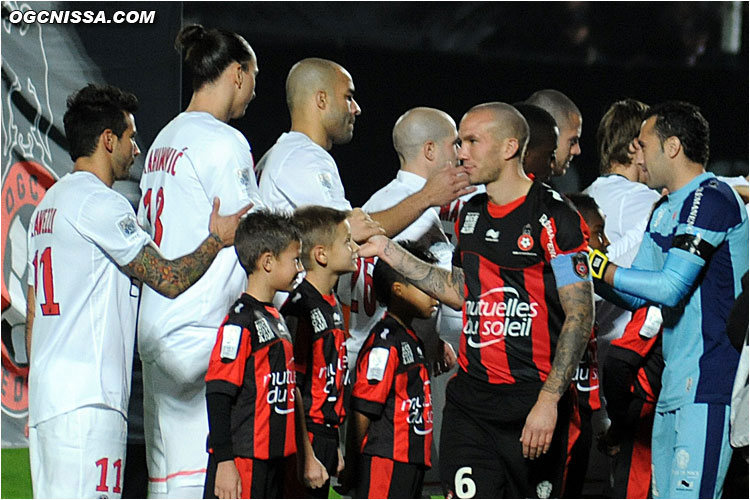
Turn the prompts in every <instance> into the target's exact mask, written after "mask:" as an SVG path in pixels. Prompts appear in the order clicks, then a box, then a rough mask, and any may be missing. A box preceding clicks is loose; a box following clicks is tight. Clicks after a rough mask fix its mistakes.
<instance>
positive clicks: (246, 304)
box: [203, 210, 303, 498]
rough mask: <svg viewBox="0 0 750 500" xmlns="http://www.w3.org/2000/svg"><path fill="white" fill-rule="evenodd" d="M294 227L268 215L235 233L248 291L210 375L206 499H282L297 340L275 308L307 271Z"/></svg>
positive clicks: (295, 394)
mask: <svg viewBox="0 0 750 500" xmlns="http://www.w3.org/2000/svg"><path fill="white" fill-rule="evenodd" d="M300 249H301V243H300V234H299V231H298V229H297V227H296V226H295V224H294V222H293V221H292V219H291V218H290V217H288V216H286V215H280V214H275V213H272V212H269V211H266V210H260V211H256V212H254V213H251V214H250V215H248V216H247V217H246V218H245V219H244V220H243V221H242V222H241V223H240V225H239V227H238V228H237V235H236V236H235V250H236V252H237V256H238V257H239V260H240V262H242V267H243V269H244V270H245V272H246V273H247V288H246V290H245V293H243V294H242V295H241V296H240V298H239V299H237V301H236V302H235V303H234V304H233V305H232V307H231V308H230V309H229V313H228V314H227V316H226V318H225V319H224V322H223V324H222V325H221V327H220V328H219V333H218V336H217V337H216V343H215V345H214V348H213V351H212V352H211V361H210V362H209V365H208V372H207V373H206V401H207V407H208V422H209V429H210V434H209V437H208V446H209V459H208V466H207V474H206V484H205V488H204V491H203V496H204V498H279V497H280V496H281V491H282V487H283V481H284V463H285V458H286V457H288V456H290V455H291V454H293V453H294V452H295V450H296V444H295V438H294V436H295V430H296V427H295V408H299V402H300V399H301V397H300V395H299V390H298V389H297V388H296V385H295V372H294V369H293V365H294V351H293V347H292V338H291V336H290V334H289V330H288V329H287V327H286V324H285V323H284V319H283V317H282V316H281V315H280V314H279V311H278V310H277V309H276V308H275V307H274V306H273V304H272V303H271V300H272V299H273V296H274V293H276V292H277V291H279V290H284V291H287V292H288V291H290V290H292V288H293V287H294V286H295V285H296V283H297V278H298V275H299V273H301V272H302V271H303V267H302V261H301V259H300Z"/></svg>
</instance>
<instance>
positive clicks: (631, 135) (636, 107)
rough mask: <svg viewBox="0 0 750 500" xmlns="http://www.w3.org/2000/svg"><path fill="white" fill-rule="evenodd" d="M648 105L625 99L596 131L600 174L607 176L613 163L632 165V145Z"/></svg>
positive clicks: (605, 114) (602, 121)
mask: <svg viewBox="0 0 750 500" xmlns="http://www.w3.org/2000/svg"><path fill="white" fill-rule="evenodd" d="M648 109H649V108H648V105H647V104H644V103H642V102H641V101H637V100H635V99H623V100H621V101H617V102H615V103H614V104H612V105H611V106H610V107H609V109H608V110H607V112H606V113H604V116H602V119H601V121H599V128H597V129H596V150H597V152H598V153H599V172H601V173H602V174H606V173H608V172H610V171H611V170H612V164H613V163H620V164H622V165H627V164H628V163H630V150H629V146H630V143H632V142H633V139H635V138H636V137H638V132H639V131H640V130H641V123H642V122H643V117H644V115H645V114H646V112H647V111H648Z"/></svg>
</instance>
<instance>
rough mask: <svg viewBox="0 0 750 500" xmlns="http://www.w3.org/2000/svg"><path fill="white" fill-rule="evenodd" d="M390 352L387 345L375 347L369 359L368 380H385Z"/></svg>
mask: <svg viewBox="0 0 750 500" xmlns="http://www.w3.org/2000/svg"><path fill="white" fill-rule="evenodd" d="M388 354H390V351H389V350H388V349H387V348H385V347H373V348H372V350H371V351H370V356H369V357H368V359H367V380H383V376H384V375H385V369H386V367H387V366H388Z"/></svg>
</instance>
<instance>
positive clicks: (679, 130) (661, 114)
mask: <svg viewBox="0 0 750 500" xmlns="http://www.w3.org/2000/svg"><path fill="white" fill-rule="evenodd" d="M652 116H656V123H655V124H654V131H655V132H656V135H658V136H659V140H660V142H661V144H662V146H663V145H664V141H666V140H667V139H668V138H670V137H677V138H678V139H679V140H680V144H681V145H682V150H683V151H684V152H685V156H686V157H687V158H688V159H689V160H690V161H693V162H695V163H699V164H701V165H703V166H704V167H705V166H706V164H707V163H708V156H709V135H710V131H709V126H708V122H707V121H706V119H705V118H704V117H703V115H702V114H701V111H700V108H698V106H695V105H693V104H690V103H688V102H682V101H668V102H665V103H662V104H657V105H656V106H654V107H652V108H651V109H650V110H649V111H648V112H647V113H646V115H645V116H644V117H643V118H644V120H647V119H649V118H651V117H652Z"/></svg>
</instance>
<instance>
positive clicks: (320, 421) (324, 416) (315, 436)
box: [281, 205, 358, 498]
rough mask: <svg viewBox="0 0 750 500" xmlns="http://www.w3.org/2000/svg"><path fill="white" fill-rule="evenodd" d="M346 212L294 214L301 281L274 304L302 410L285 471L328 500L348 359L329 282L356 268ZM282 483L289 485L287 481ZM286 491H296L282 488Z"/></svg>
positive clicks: (312, 209)
mask: <svg viewBox="0 0 750 500" xmlns="http://www.w3.org/2000/svg"><path fill="white" fill-rule="evenodd" d="M347 215H348V212H345V211H343V210H336V209H335V208H328V207H322V206H318V205H308V206H304V207H300V208H298V209H297V210H295V211H294V221H295V223H296V225H297V226H298V227H299V230H300V233H301V234H302V263H303V264H304V265H305V271H306V274H305V279H304V280H303V281H302V282H301V283H300V285H299V286H298V287H297V288H296V290H295V291H294V292H293V293H292V294H291V296H290V297H289V299H288V300H287V302H286V303H285V304H284V306H283V307H282V308H281V313H282V314H283V315H284V318H286V321H287V324H288V325H289V330H290V332H291V334H292V338H294V359H295V370H296V371H297V387H299V389H300V392H301V394H302V401H301V404H302V406H303V407H304V408H303V409H304V411H302V412H300V413H299V414H298V415H297V460H296V467H295V466H294V465H295V464H294V463H291V464H290V469H296V470H297V471H298V473H297V476H298V477H299V479H300V480H301V482H302V484H303V485H304V486H305V488H306V489H307V490H306V492H305V495H304V496H306V497H312V498H328V490H329V484H330V478H331V477H333V476H337V475H338V473H339V471H340V470H341V469H342V468H343V467H344V460H343V457H342V456H341V452H340V451H339V427H340V426H341V424H342V423H343V421H344V416H345V415H346V408H345V407H344V394H345V391H346V390H348V387H347V386H348V380H349V365H348V363H349V361H348V359H349V358H348V353H347V346H346V337H347V333H346V327H345V326H344V314H343V312H342V310H341V305H340V304H339V302H338V299H337V298H336V295H335V294H334V287H335V286H336V283H337V281H338V279H339V277H340V276H341V275H343V274H347V273H350V272H352V271H354V270H355V269H356V267H357V264H356V261H357V248H358V247H357V244H356V243H354V241H352V235H351V230H350V228H349V222H348V221H347ZM288 479H289V483H292V482H294V483H297V481H296V480H295V479H292V478H291V477H290V478H288ZM290 486H293V484H287V487H288V488H287V492H286V493H288V494H287V495H286V496H293V494H295V493H297V491H294V490H299V489H300V488H290Z"/></svg>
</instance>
